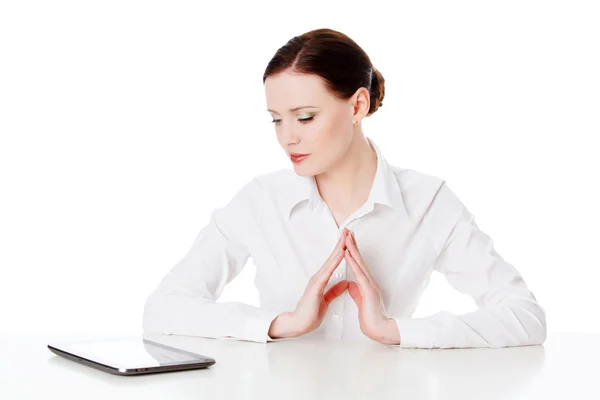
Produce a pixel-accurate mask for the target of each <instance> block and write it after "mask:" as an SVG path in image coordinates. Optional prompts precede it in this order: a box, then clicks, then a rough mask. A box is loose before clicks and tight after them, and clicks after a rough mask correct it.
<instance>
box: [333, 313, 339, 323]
mask: <svg viewBox="0 0 600 400" xmlns="http://www.w3.org/2000/svg"><path fill="white" fill-rule="evenodd" d="M332 318H333V320H334V321H337V320H338V318H340V316H339V315H337V314H333V317H332Z"/></svg>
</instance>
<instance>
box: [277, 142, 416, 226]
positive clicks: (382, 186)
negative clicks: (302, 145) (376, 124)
mask: <svg viewBox="0 0 600 400" xmlns="http://www.w3.org/2000/svg"><path fill="white" fill-rule="evenodd" d="M366 139H367V141H368V142H369V144H370V145H371V147H372V148H373V150H375V153H376V154H377V170H376V172H375V178H374V180H373V185H372V187H371V192H370V193H369V198H368V199H367V205H368V207H369V208H370V209H373V208H374V205H375V204H383V205H385V206H388V207H390V208H392V209H394V210H395V211H397V212H400V213H402V214H403V216H406V217H407V216H408V213H407V210H406V207H405V205H404V200H403V198H402V193H401V191H400V186H399V184H398V180H397V179H396V174H395V173H394V170H393V167H392V166H391V165H390V164H389V163H388V162H387V160H386V159H385V158H384V156H383V154H382V152H381V149H380V148H379V146H377V144H376V143H375V142H374V141H373V139H371V138H369V137H366ZM292 176H293V179H292V182H291V185H290V186H289V187H287V188H286V191H285V198H284V203H285V211H286V213H287V216H288V219H289V218H291V215H292V211H293V209H294V207H295V206H296V205H298V204H299V203H300V202H301V201H304V200H308V207H309V208H310V209H311V210H312V209H314V206H315V205H316V204H317V203H318V201H319V200H320V199H319V197H320V195H319V191H318V188H317V184H316V181H315V178H314V176H301V175H298V174H296V173H295V172H294V171H292Z"/></svg>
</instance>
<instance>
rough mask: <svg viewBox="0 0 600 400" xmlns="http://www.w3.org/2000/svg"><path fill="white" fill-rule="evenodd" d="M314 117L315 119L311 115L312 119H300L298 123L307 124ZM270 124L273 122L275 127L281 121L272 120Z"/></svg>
mask: <svg viewBox="0 0 600 400" xmlns="http://www.w3.org/2000/svg"><path fill="white" fill-rule="evenodd" d="M314 117H315V116H314V115H313V116H312V117H308V118H300V119H298V121H300V122H302V123H307V122H309V121H312V119H313V118H314ZM271 122H273V123H274V124H276V125H277V124H278V123H279V122H281V120H280V119H274V120H273V121H271Z"/></svg>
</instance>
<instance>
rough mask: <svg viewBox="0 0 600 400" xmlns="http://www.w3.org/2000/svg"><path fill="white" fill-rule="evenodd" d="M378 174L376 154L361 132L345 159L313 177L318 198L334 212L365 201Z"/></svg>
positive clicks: (357, 133) (355, 136)
mask: <svg viewBox="0 0 600 400" xmlns="http://www.w3.org/2000/svg"><path fill="white" fill-rule="evenodd" d="M376 171H377V153H376V152H375V150H374V149H373V148H371V145H370V144H369V142H368V140H367V138H366V137H365V136H364V135H363V133H362V132H361V131H356V133H355V135H354V137H353V138H352V142H351V143H350V147H349V148H348V151H347V152H346V155H345V156H344V158H343V159H342V160H341V161H340V162H339V163H338V164H337V165H336V166H335V167H333V168H331V169H330V170H328V171H327V172H324V173H322V174H318V175H316V176H315V180H316V182H317V186H318V188H319V192H320V194H321V197H322V198H323V200H325V202H327V203H328V204H331V205H333V207H334V208H336V209H337V210H340V209H345V208H350V209H353V208H355V207H356V204H357V203H358V204H362V203H364V202H365V201H366V199H367V198H368V196H369V193H370V191H371V187H372V186H373V180H374V179H375V173H376Z"/></svg>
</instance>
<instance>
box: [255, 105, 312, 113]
mask: <svg viewBox="0 0 600 400" xmlns="http://www.w3.org/2000/svg"><path fill="white" fill-rule="evenodd" d="M301 108H317V107H315V106H301V107H296V108H291V109H290V111H296V110H299V109H301ZM267 111H270V112H274V113H276V114H279V113H278V112H277V111H275V110H270V109H268V108H267Z"/></svg>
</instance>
